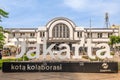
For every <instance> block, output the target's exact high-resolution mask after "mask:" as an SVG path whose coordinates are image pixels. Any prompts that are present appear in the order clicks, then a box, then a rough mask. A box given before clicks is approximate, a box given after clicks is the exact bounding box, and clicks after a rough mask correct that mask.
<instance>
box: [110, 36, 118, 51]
mask: <svg viewBox="0 0 120 80" xmlns="http://www.w3.org/2000/svg"><path fill="white" fill-rule="evenodd" d="M118 43H120V36H115V35H113V36H110V42H109V45H111V47H112V49H116V44H118ZM113 45H114V47H113Z"/></svg>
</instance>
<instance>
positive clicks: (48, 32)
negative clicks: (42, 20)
mask: <svg viewBox="0 0 120 80" xmlns="http://www.w3.org/2000/svg"><path fill="white" fill-rule="evenodd" d="M6 30H8V31H10V32H11V33H10V34H7V33H5V36H6V39H5V41H6V44H8V43H15V42H16V41H19V43H20V42H22V41H23V40H25V41H26V42H27V45H28V47H29V46H30V45H31V44H32V45H33V44H35V43H41V44H42V43H43V38H44V37H45V38H46V39H47V44H48V46H49V45H50V44H52V43H56V44H58V45H59V44H60V43H67V44H69V45H70V48H71V45H72V44H80V42H81V40H84V42H85V43H86V40H87V39H91V40H92V44H95V45H96V44H99V43H108V42H109V37H110V36H111V35H116V36H117V35H119V32H120V30H119V28H84V27H80V26H77V25H76V24H75V23H74V22H73V21H72V20H70V19H68V18H64V17H58V18H54V19H52V20H51V21H49V22H48V23H47V24H46V25H45V26H43V27H38V28H6ZM41 47H42V46H41ZM32 48H33V47H29V49H32ZM71 49H72V48H71Z"/></svg>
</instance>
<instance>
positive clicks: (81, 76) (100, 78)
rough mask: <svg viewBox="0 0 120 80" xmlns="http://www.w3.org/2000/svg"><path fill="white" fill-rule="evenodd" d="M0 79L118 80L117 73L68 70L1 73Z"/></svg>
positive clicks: (119, 74) (119, 78) (118, 74)
mask: <svg viewBox="0 0 120 80" xmlns="http://www.w3.org/2000/svg"><path fill="white" fill-rule="evenodd" d="M0 80H120V72H119V73H69V72H66V73H65V72H56V73H55V72H48V73H43V72H41V73H40V72H36V73H35V72H33V73H3V72H2V71H0Z"/></svg>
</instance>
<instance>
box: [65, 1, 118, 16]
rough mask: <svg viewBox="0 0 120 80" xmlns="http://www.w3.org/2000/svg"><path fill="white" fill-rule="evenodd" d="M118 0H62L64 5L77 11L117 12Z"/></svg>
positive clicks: (113, 13)
mask: <svg viewBox="0 0 120 80" xmlns="http://www.w3.org/2000/svg"><path fill="white" fill-rule="evenodd" d="M119 3H120V1H119V0H64V5H65V6H67V7H69V8H72V9H73V10H75V11H78V12H89V13H91V14H101V13H105V12H109V13H110V14H111V15H115V14H118V13H119V12H120V10H119Z"/></svg>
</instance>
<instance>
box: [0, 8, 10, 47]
mask: <svg viewBox="0 0 120 80" xmlns="http://www.w3.org/2000/svg"><path fill="white" fill-rule="evenodd" d="M2 18H8V12H5V11H4V10H2V9H0V22H2ZM5 32H7V31H5V30H4V29H3V27H2V26H0V49H1V48H3V45H4V39H5V36H4V33H5Z"/></svg>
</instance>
